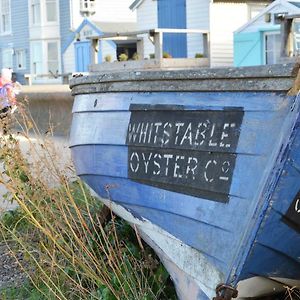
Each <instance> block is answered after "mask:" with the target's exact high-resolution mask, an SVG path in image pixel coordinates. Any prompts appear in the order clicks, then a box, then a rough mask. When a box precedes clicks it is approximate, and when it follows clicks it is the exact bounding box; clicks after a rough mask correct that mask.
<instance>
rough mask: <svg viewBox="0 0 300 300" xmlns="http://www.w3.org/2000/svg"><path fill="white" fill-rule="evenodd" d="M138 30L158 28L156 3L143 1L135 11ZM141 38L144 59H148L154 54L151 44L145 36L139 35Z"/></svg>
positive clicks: (148, 0)
mask: <svg viewBox="0 0 300 300" xmlns="http://www.w3.org/2000/svg"><path fill="white" fill-rule="evenodd" d="M137 26H138V30H145V29H153V28H157V27H158V16H157V1H153V0H145V1H144V2H143V3H142V4H141V5H140V6H139V8H138V9H137ZM139 37H140V38H143V43H144V57H145V58H149V55H150V54H153V53H154V46H153V43H152V42H151V41H150V40H149V38H148V36H147V35H146V34H143V35H139Z"/></svg>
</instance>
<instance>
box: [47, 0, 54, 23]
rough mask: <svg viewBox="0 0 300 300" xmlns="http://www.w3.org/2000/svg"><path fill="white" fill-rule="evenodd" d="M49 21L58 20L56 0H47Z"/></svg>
mask: <svg viewBox="0 0 300 300" xmlns="http://www.w3.org/2000/svg"><path fill="white" fill-rule="evenodd" d="M46 14H47V22H55V21H57V10H56V0H46Z"/></svg>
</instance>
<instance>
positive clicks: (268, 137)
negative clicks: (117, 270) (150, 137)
mask: <svg viewBox="0 0 300 300" xmlns="http://www.w3.org/2000/svg"><path fill="white" fill-rule="evenodd" d="M96 100H97V101H96ZM131 104H140V105H141V106H140V107H141V109H142V107H143V105H145V104H151V105H156V104H163V105H173V106H177V107H178V108H179V109H180V110H188V111H193V110H194V111H195V110H200V111H203V110H204V111H205V110H216V111H222V110H224V108H225V109H230V108H236V107H239V108H242V109H243V111H244V118H243V122H242V126H241V130H240V137H239V142H238V145H237V149H236V151H235V154H236V155H237V159H236V164H235V169H234V174H233V179H232V183H231V187H230V192H229V202H228V203H219V202H215V201H211V199H209V200H208V199H205V198H204V197H202V198H201V197H193V196H188V195H183V194H180V193H176V192H172V191H169V190H164V189H161V188H157V187H153V186H148V185H144V184H142V183H138V182H134V181H132V180H130V179H129V178H128V168H129V162H128V146H127V144H126V135H127V129H128V124H129V121H130V117H131V112H130V111H129V108H130V105H131ZM73 113H74V119H73V125H72V131H71V145H72V153H73V157H74V160H75V165H76V170H77V173H78V174H79V176H81V177H82V178H83V179H84V180H85V181H86V182H87V183H88V184H89V185H90V186H91V187H92V188H93V189H94V190H95V191H96V192H97V193H98V194H99V195H100V196H101V197H103V198H106V199H109V200H112V201H114V202H116V203H118V204H120V205H122V206H123V207H125V208H126V209H128V210H130V211H133V212H134V213H135V214H136V215H138V216H142V217H144V218H145V219H147V220H149V221H150V222H152V223H153V224H156V225H158V226H159V227H161V228H163V229H164V230H166V231H167V232H169V233H170V234H172V235H173V236H175V237H176V238H178V239H179V240H181V241H183V242H184V243H185V244H187V245H189V246H191V247H193V248H195V249H197V250H198V251H200V252H201V253H202V254H203V255H204V256H205V258H206V260H207V261H208V262H209V263H211V264H212V265H214V266H215V267H216V268H217V269H218V270H219V271H220V272H221V273H222V274H223V276H224V278H227V282H228V283H233V284H235V283H237V282H238V281H239V280H240V279H244V278H249V277H252V276H253V274H255V275H262V276H269V275H272V276H276V277H290V278H297V279H299V278H300V274H299V255H298V254H297V253H299V245H300V243H299V242H300V241H299V239H300V236H299V233H298V232H295V231H294V230H293V229H292V228H290V227H288V226H287V225H286V223H284V222H282V219H281V218H282V215H283V214H285V213H286V211H287V210H288V208H289V206H290V204H291V203H292V201H293V199H294V197H295V194H296V193H297V192H298V190H299V187H300V183H299V182H300V172H299V170H300V167H299V166H300V154H299V152H300V151H299V144H300V133H299V121H298V123H297V124H296V120H297V118H299V99H297V100H296V97H294V96H286V95H285V94H284V93H271V92H270V93H262V92H260V93H255V92H244V93H235V92H226V93H225V92H224V93H219V92H216V93H210V92H201V93H199V92H195V93H191V92H189V93H176V92H173V93H171V92H169V93H168V92H164V93H159V92H153V93H105V94H93V95H90V96H86V95H82V96H77V97H76V99H75V104H74V108H73ZM171 113H172V111H170V114H171ZM295 124H296V125H295ZM295 126H296V127H295ZM294 136H296V137H295V138H294V141H293V142H292V140H293V137H294ZM291 164H293V167H291V166H290V165H291ZM275 187H276V189H275V193H274V188H275ZM274 226H276V229H274ZM288 235H289V236H290V237H289V238H286V239H285V240H284V242H282V243H279V240H278V239H279V238H277V236H281V237H282V236H284V237H286V236H288ZM270 253H271V255H270V256H268V257H270V259H269V260H268V259H267V258H266V256H267V255H269V254H270ZM258 256H260V257H261V258H262V259H265V260H264V262H260V263H254V260H257V261H259V258H258ZM274 261H278V262H280V263H282V264H283V263H284V264H286V265H288V266H289V268H288V271H287V269H286V268H283V267H281V266H279V265H277V264H274ZM271 262H272V263H271ZM263 268H264V269H263ZM199 299H201V298H199Z"/></svg>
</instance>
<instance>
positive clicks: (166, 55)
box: [163, 52, 172, 58]
mask: <svg viewBox="0 0 300 300" xmlns="http://www.w3.org/2000/svg"><path fill="white" fill-rule="evenodd" d="M163 58H172V55H171V54H170V53H168V52H164V53H163Z"/></svg>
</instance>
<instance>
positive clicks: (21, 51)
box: [15, 49, 27, 70]
mask: <svg viewBox="0 0 300 300" xmlns="http://www.w3.org/2000/svg"><path fill="white" fill-rule="evenodd" d="M26 53H27V51H26V49H16V50H15V54H16V69H17V70H26V69H27V58H26ZM19 54H21V57H22V61H21V67H20V66H19V65H20V61H19Z"/></svg>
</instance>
